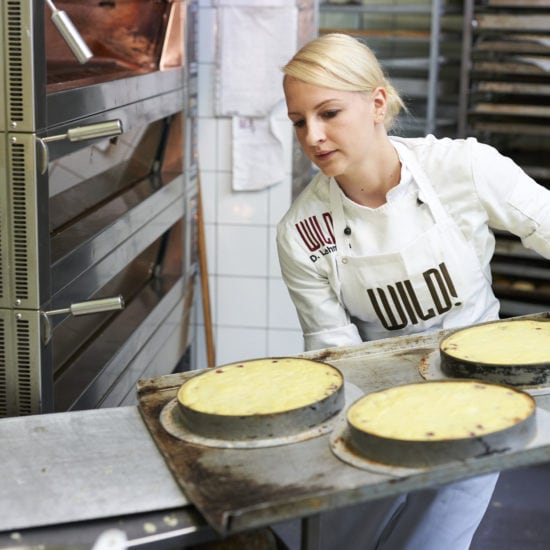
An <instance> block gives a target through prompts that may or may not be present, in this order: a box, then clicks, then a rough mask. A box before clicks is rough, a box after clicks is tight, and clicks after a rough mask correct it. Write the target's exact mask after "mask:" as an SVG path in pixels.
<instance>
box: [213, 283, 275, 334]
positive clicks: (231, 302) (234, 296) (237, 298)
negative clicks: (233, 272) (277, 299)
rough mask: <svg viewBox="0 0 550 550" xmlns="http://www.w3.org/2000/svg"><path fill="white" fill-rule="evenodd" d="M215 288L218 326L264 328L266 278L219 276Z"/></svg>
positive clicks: (265, 317)
mask: <svg viewBox="0 0 550 550" xmlns="http://www.w3.org/2000/svg"><path fill="white" fill-rule="evenodd" d="M217 289H218V290H217V311H218V315H217V322H218V325H219V326H232V327H248V328H258V327H262V328H264V329H265V328H266V324H267V280H266V279H263V278H259V277H258V278H254V277H223V276H220V277H218V286H217Z"/></svg>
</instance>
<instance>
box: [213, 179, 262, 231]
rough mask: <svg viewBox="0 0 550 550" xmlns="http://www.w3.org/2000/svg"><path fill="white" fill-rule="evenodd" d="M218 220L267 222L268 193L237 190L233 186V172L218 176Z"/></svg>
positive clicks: (240, 222) (243, 222)
mask: <svg viewBox="0 0 550 550" xmlns="http://www.w3.org/2000/svg"><path fill="white" fill-rule="evenodd" d="M218 181H219V184H218V222H219V223H222V224H223V223H228V224H231V223H236V224H248V223H250V224H257V225H261V224H265V222H266V220H267V207H268V195H267V193H265V192H264V191H239V192H235V191H233V189H232V186H231V173H229V172H223V173H220V174H219V176H218Z"/></svg>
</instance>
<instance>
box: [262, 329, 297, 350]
mask: <svg viewBox="0 0 550 550" xmlns="http://www.w3.org/2000/svg"><path fill="white" fill-rule="evenodd" d="M303 352H304V339H303V336H302V332H301V331H293V330H277V329H272V328H271V329H269V332H268V333H267V355H268V356H269V357H284V356H286V355H298V354H300V353H303Z"/></svg>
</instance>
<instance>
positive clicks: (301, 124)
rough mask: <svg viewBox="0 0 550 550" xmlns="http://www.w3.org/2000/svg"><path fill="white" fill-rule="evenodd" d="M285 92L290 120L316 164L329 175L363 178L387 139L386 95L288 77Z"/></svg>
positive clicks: (383, 92)
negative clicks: (378, 145)
mask: <svg viewBox="0 0 550 550" xmlns="http://www.w3.org/2000/svg"><path fill="white" fill-rule="evenodd" d="M284 91H285V97H286V103H287V108H288V117H289V118H290V120H291V121H292V123H293V125H294V128H295V131H296V136H297V138H298V141H299V142H300V145H301V146H302V148H303V150H304V151H305V153H306V154H307V156H308V157H309V158H310V160H311V161H312V162H313V163H314V164H315V165H316V166H318V167H319V169H320V170H322V171H323V173H324V174H325V175H327V176H333V177H336V178H337V177H338V176H341V177H346V176H348V177H353V176H354V175H360V174H361V168H362V167H366V166H368V163H369V157H372V151H373V149H376V143H377V140H378V139H379V138H380V137H381V136H386V130H385V128H384V111H385V107H386V92H385V90H384V89H383V88H377V89H376V90H375V91H374V92H372V93H360V92H345V91H340V90H333V89H330V88H322V87H320V86H315V85H313V84H308V83H306V82H303V81H301V80H297V79H296V78H293V77H288V76H287V77H286V78H285V79H284ZM369 152H370V154H369ZM371 161H372V160H371Z"/></svg>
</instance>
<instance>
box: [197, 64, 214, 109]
mask: <svg viewBox="0 0 550 550" xmlns="http://www.w3.org/2000/svg"><path fill="white" fill-rule="evenodd" d="M215 78H216V66H215V65H214V63H199V76H198V81H199V84H198V90H197V93H198V99H197V101H198V115H199V117H212V118H214V90H215V85H214V84H215Z"/></svg>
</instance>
